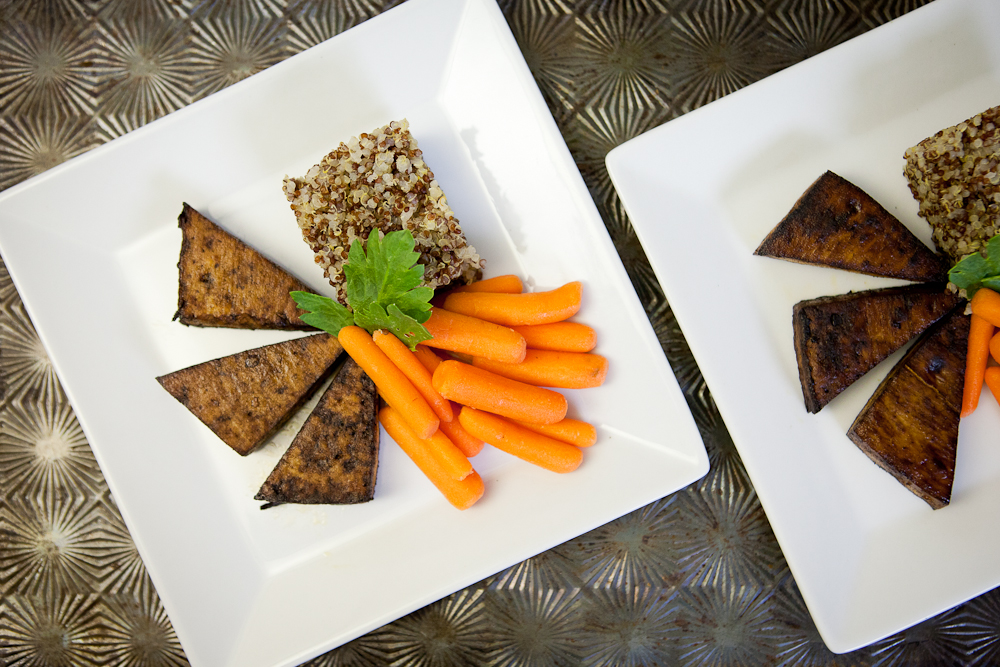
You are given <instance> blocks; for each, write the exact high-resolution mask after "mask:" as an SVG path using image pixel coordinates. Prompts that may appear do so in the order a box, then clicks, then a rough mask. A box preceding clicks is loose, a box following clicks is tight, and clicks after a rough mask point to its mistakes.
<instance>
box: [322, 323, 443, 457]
mask: <svg viewBox="0 0 1000 667" xmlns="http://www.w3.org/2000/svg"><path fill="white" fill-rule="evenodd" d="M337 340H339V341H340V344H341V345H342V346H343V347H344V351H345V352H347V354H349V355H350V356H351V359H354V361H356V362H357V364H358V365H359V366H361V368H362V369H364V371H365V373H367V374H368V377H370V378H371V379H372V382H374V383H375V386H376V387H377V388H378V390H379V393H380V394H381V395H382V398H384V399H385V402H386V403H388V404H389V405H391V406H392V407H393V408H395V409H396V410H399V412H400V413H401V414H402V415H403V416H404V418H405V419H406V422H407V423H408V424H409V425H410V427H411V428H412V429H413V432H414V433H416V434H417V437H420V438H429V437H431V435H433V434H434V431H436V430H437V429H438V424H440V422H441V420H440V419H438V416H437V415H436V414H434V411H433V410H432V409H431V406H430V405H428V404H427V401H425V400H424V397H423V396H421V395H420V392H419V391H417V389H416V387H414V386H413V383H412V382H410V381H409V380H408V379H407V377H406V375H404V374H403V371H401V370H399V367H398V366H396V364H394V363H392V360H390V359H389V357H387V356H386V354H385V352H383V351H382V350H381V349H379V346H378V345H376V344H375V341H373V340H372V337H371V336H370V335H368V332H367V331H365V330H364V329H362V328H361V327H358V326H354V325H351V326H347V327H344V328H343V329H341V330H340V333H339V334H338V335H337Z"/></svg>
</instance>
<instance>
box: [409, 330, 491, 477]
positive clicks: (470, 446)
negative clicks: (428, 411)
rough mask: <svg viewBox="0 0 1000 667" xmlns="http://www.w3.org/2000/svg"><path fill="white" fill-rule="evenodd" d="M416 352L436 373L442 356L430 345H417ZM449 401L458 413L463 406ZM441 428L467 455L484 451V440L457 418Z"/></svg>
mask: <svg viewBox="0 0 1000 667" xmlns="http://www.w3.org/2000/svg"><path fill="white" fill-rule="evenodd" d="M414 354H415V355H416V356H417V359H419V360H420V363H422V364H423V365H424V368H426V369H427V370H428V371H430V372H431V373H434V371H436V370H437V367H438V366H440V365H441V361H442V359H441V357H439V356H438V355H437V353H435V352H434V350H432V349H430V348H429V347H425V346H423V345H417V349H416V350H415V351H414ZM448 402H449V403H451V409H452V411H453V414H456V415H457V414H458V411H459V410H461V406H459V405H457V404H456V403H452V402H451V401H448ZM439 428H440V429H441V430H442V431H444V434H445V435H446V436H448V439H450V440H451V441H452V442H453V443H455V446H456V447H458V448H459V449H460V450H462V453H463V454H465V455H466V456H469V457H471V456H475V455H476V454H478V453H479V452H481V451H483V441H482V440H480V439H479V438H474V437H473V436H471V435H469V432H468V431H466V430H465V429H464V428H462V425H461V424H459V423H458V420H457V419H453V420H452V421H450V422H441V426H440V427H439Z"/></svg>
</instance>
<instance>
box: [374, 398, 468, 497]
mask: <svg viewBox="0 0 1000 667" xmlns="http://www.w3.org/2000/svg"><path fill="white" fill-rule="evenodd" d="M378 418H379V421H380V422H381V423H382V426H383V428H385V432H386V433H388V434H389V437H391V438H392V439H393V440H395V441H396V444H398V445H399V447H400V449H402V450H403V451H404V452H406V455H407V456H409V457H410V459H412V460H413V462H414V463H416V464H417V467H418V468H420V470H421V471H422V472H423V473H424V475H426V476H427V479H429V480H430V481H431V483H432V484H434V486H436V487H437V489H438V491H440V492H441V493H442V494H443V495H444V497H445V498H447V500H448V502H450V503H451V504H452V505H454V506H455V507H457V508H458V509H460V510H464V509H468V508H469V507H472V505H473V504H475V502H476V501H477V500H479V499H480V498H482V497H483V491H484V490H485V487H484V486H483V480H482V478H481V477H480V476H479V473H477V472H476V471H475V470H473V471H472V472H471V473H469V475H468V476H467V477H466V478H465V479H462V480H457V479H455V478H454V477H452V476H449V475H448V474H447V472H446V471H445V470H444V468H443V467H442V466H441V463H440V461H439V460H438V458H437V457H436V456H435V455H434V454H433V453H432V452H431V450H430V448H429V447H428V446H427V441H426V440H421V439H420V438H418V437H417V436H416V435H415V434H414V433H413V430H412V429H410V427H409V425H408V424H407V422H406V420H405V419H403V417H402V415H400V414H399V412H398V411H397V410H394V409H393V408H392V407H385V408H382V410H381V411H380V412H379V413H378Z"/></svg>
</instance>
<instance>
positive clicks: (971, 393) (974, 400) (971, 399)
mask: <svg viewBox="0 0 1000 667" xmlns="http://www.w3.org/2000/svg"><path fill="white" fill-rule="evenodd" d="M993 338H996V336H994V335H993V325H992V324H990V323H989V322H987V321H986V320H984V319H983V318H981V317H979V316H978V315H976V314H975V313H973V314H972V318H971V319H970V322H969V348H968V352H967V353H966V355H965V384H964V385H963V387H962V416H963V417H968V416H969V415H971V414H972V413H973V412H974V411H975V409H976V406H977V405H979V394H980V393H982V391H983V374H984V373H985V372H986V362H987V361H989V358H990V352H991V351H993V354H994V355H996V354H997V353H1000V339H998V340H997V343H994V342H993V341H992V340H991V339H993ZM995 346H996V347H995Z"/></svg>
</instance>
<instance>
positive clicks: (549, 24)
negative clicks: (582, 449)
mask: <svg viewBox="0 0 1000 667" xmlns="http://www.w3.org/2000/svg"><path fill="white" fill-rule="evenodd" d="M394 4H396V2H392V1H388V2H386V1H383V0H325V1H323V0H319V1H313V0H0V189H2V188H7V187H10V186H11V185H14V184H15V183H18V182H20V181H23V180H25V179H26V178H28V177H30V176H32V175H34V174H38V173H40V172H42V171H45V170H46V169H48V168H50V167H52V166H54V165H56V164H59V163H60V162H63V161H65V160H67V159H69V158H71V157H73V156H75V155H79V154H80V153H83V152H85V151H87V150H88V149H90V148H93V147H95V146H98V145H100V144H102V143H104V142H106V141H109V140H111V139H113V138H115V137H118V136H121V135H123V134H125V133H127V132H129V131H130V130H132V129H135V128H136V127H139V126H141V125H143V124H144V123H147V122H149V121H150V120H152V119H154V118H158V117H160V116H163V115H164V114H167V113H170V112H171V111H175V110H177V109H179V108H181V107H183V106H185V105H187V104H189V103H191V102H193V101H195V100H197V99H200V98H202V97H205V96H206V95H210V94H212V93H213V92H215V91H218V90H220V89H222V88H224V87H226V86H228V85H229V84H231V83H233V82H235V81H238V80H240V79H242V78H245V77H247V76H250V75H252V74H253V73H255V72H258V71H260V70H262V69H264V68H266V67H268V66H270V65H272V64H274V63H276V62H278V61H280V60H282V59H284V58H286V57H288V56H290V55H292V54H294V53H296V52H298V51H301V50H303V49H305V48H308V47H309V46H312V45H313V44H316V43H318V42H320V41H322V40H324V39H326V38H328V37H331V36H332V35H335V34H337V33H339V32H341V31H343V30H345V29H347V28H350V27H351V26H353V25H355V24H357V23H359V22H361V21H364V20H365V19H367V18H369V17H371V16H373V15H375V14H377V13H379V12H381V11H384V10H385V9H387V8H388V7H390V6H391V5H394ZM923 4H925V0H882V1H879V0H606V1H604V2H598V1H585V0H577V1H572V0H501V2H500V6H501V8H502V10H503V12H504V14H505V16H506V17H507V20H508V22H509V24H510V27H511V29H512V30H513V32H514V35H515V37H516V38H517V41H518V44H519V45H520V47H521V49H522V52H523V53H524V56H525V59H526V60H527V62H528V65H529V66H530V68H531V71H532V73H533V74H534V76H535V79H536V81H537V82H538V85H539V87H540V88H541V90H542V93H543V95H544V96H545V99H546V101H547V103H548V105H549V108H550V109H551V111H552V114H553V116H554V117H555V119H556V122H557V124H558V126H559V128H560V130H561V131H562V133H563V136H564V137H565V139H566V142H567V144H568V145H569V147H570V150H571V151H572V153H573V155H574V157H575V158H576V161H577V164H578V166H579V168H580V171H581V172H582V173H583V176H584V179H585V181H586V182H587V184H588V186H589V188H590V191H591V193H592V195H593V197H594V200H595V201H596V203H597V205H598V208H599V209H600V212H601V215H602V216H603V218H604V221H605V223H606V224H607V227H608V229H609V231H610V232H611V236H612V238H613V240H614V243H615V246H616V247H617V250H618V252H619V255H620V256H621V259H622V261H623V262H624V264H625V267H626V269H627V270H628V273H629V275H630V277H631V279H632V282H633V284H634V285H635V288H636V290H637V292H638V294H639V296H640V298H641V300H642V302H643V304H644V305H645V307H646V311H647V314H648V315H649V318H650V321H651V322H652V324H653V327H654V329H655V331H656V333H657V335H658V337H659V340H660V342H661V343H662V345H663V349H664V352H665V353H666V355H667V358H668V359H669V360H670V363H671V365H672V366H673V368H674V371H675V372H676V374H677V377H678V378H679V380H680V382H681V385H682V387H683V389H684V392H685V395H686V397H687V399H688V401H689V404H690V406H691V410H692V412H693V413H694V416H695V419H696V420H697V423H698V425H699V427H700V429H701V431H702V434H703V436H704V438H705V442H706V446H707V447H708V452H709V456H710V459H711V470H710V472H709V474H708V475H707V476H706V477H705V478H704V479H702V480H700V481H699V482H697V483H695V484H693V485H692V486H690V487H688V488H686V489H683V490H681V491H679V492H677V493H675V494H673V495H672V496H669V497H667V498H664V499H661V500H659V501H657V502H655V503H653V504H651V505H649V506H647V507H644V508H642V509H640V510H638V511H636V512H633V513H632V514H629V515H627V516H625V517H622V518H621V519H619V520H617V521H613V522H611V523H610V524H608V525H606V526H602V527H601V528H598V529H596V530H594V531H592V532H590V533H588V534H586V535H583V536H581V537H578V538H577V539H574V540H571V541H570V542H567V543H566V544H563V545H561V546H559V547H556V548H555V549H552V550H551V551H548V552H546V553H543V554H540V555H539V556H536V557H534V558H531V559H529V560H527V561H524V562H523V563H520V564H518V565H516V566H514V567H512V568H510V569H508V570H506V571H504V572H501V573H499V574H497V575H495V576H493V577H490V578H488V579H486V580H485V581H482V582H479V583H478V584H475V585H473V586H471V587H469V588H467V589H465V590H463V591H459V592H458V593H455V594H454V595H451V596H449V597H447V598H445V599H443V600H441V601H439V602H436V603H434V604H432V605H430V606H428V607H426V608H424V609H421V610H419V611H417V612H415V613H413V614H410V615H409V616H406V617H404V618H402V619H400V620H398V621H396V622H394V623H390V624H389V625H387V626H385V627H383V628H380V629H378V630H376V631H374V632H372V633H370V634H368V635H366V636H364V637H361V638H359V639H357V640H355V641H353V642H351V643H349V644H347V645H345V646H343V647H341V648H339V649H336V650H334V651H331V652H330V653H328V654H326V655H324V656H321V657H319V658H316V659H314V660H312V661H310V662H309V663H307V664H308V665H312V666H315V667H319V666H332V665H387V664H392V665H480V664H483V665H553V666H563V665H656V664H679V665H772V664H781V665H915V664H925V665H940V664H947V665H951V664H1000V595H998V594H997V593H996V592H995V591H994V592H990V593H987V594H985V595H983V596H981V597H979V598H977V599H974V600H972V601H970V602H968V603H966V604H963V605H961V606H959V607H957V608H955V609H952V610H950V611H947V612H944V613H942V614H940V615H939V616H937V617H935V618H933V619H930V620H928V621H926V622H924V623H921V624H920V625H918V626H916V627H914V628H911V629H909V630H906V631H904V632H901V633H899V634H897V635H895V636H892V637H889V638H887V639H885V640H883V641H880V642H878V643H876V644H875V645H873V646H869V647H867V648H865V649H862V650H859V651H856V652H854V653H851V654H848V655H842V656H837V655H834V654H832V653H830V652H829V651H828V650H827V649H826V648H825V646H824V645H823V643H822V641H821V640H820V638H819V635H818V634H817V632H816V629H815V627H814V626H813V624H812V621H811V620H810V618H809V614H808V612H807V611H806V609H805V606H804V604H803V602H802V598H801V596H800V595H799V593H798V590H797V589H796V587H795V582H794V580H793V579H792V576H791V574H790V573H789V571H788V567H787V565H786V563H785V561H784V558H783V557H782V554H781V551H780V549H779V548H778V545H777V543H776V542H775V539H774V536H773V534H772V533H771V529H770V527H769V525H768V522H767V518H766V517H765V516H764V513H763V511H762V510H761V507H760V503H759V502H758V500H757V497H756V493H755V492H754V489H753V486H752V484H751V483H750V482H749V480H748V478H747V475H746V472H745V470H744V468H743V466H742V464H741V462H740V459H739V456H738V455H737V453H736V451H735V449H734V447H733V443H732V441H731V439H730V437H729V435H728V433H727V431H726V428H725V425H724V424H723V423H722V421H721V419H720V417H719V414H718V412H717V410H716V409H715V406H714V404H713V402H712V398H711V394H710V393H709V390H708V388H707V387H706V386H705V383H704V381H703V379H702V377H701V374H700V372H699V370H698V368H697V365H696V364H695V362H694V360H693V358H692V356H691V353H690V351H689V350H688V348H687V345H686V343H685V341H684V337H683V335H682V333H681V331H680V330H679V328H678V327H677V324H676V322H675V321H674V319H673V316H672V314H671V311H670V306H669V304H668V303H667V301H666V299H665V298H664V296H663V293H662V292H661V290H660V288H659V286H658V284H657V282H656V280H655V278H654V277H653V274H652V271H651V269H650V267H649V264H648V262H647V261H646V258H645V255H644V253H643V250H642V248H641V247H640V246H639V244H638V242H637V240H636V238H635V235H634V233H633V232H632V229H631V226H630V225H629V222H628V219H627V217H626V216H625V214H624V211H623V209H622V206H621V203H620V201H619V200H618V198H617V196H616V195H615V192H614V190H613V188H612V187H611V184H610V180H609V178H608V175H607V172H606V170H605V169H604V156H605V155H606V154H607V152H608V151H609V150H610V149H612V148H613V147H615V146H616V145H618V144H620V143H622V142H623V141H626V140H628V139H630V138H632V137H634V136H636V135H638V134H640V133H642V132H644V131H645V130H648V129H650V128H653V127H655V126H657V125H659V124H661V123H663V122H665V121H667V120H670V119H671V118H675V117H677V116H679V115H681V114H684V113H686V112H687V111H690V110H691V109H694V108H696V107H699V106H701V105H704V104H707V103H709V102H711V101H713V100H715V99H717V98H719V97H721V96H723V95H725V94H727V93H730V92H732V91H734V90H736V89H738V88H740V87H742V86H745V85H747V84H749V83H752V82H753V81H756V80H758V79H760V78H762V77H765V76H767V75H769V74H771V73H773V72H775V71H777V70H779V69H782V68H784V67H787V66H788V65H791V64H793V63H795V62H798V61H800V60H802V59H804V58H807V57H809V56H810V55H813V54H816V53H818V52H820V51H822V50H824V49H826V48H829V47H831V46H833V45H835V44H838V43H840V42H843V41H844V40H847V39H849V38H851V37H853V36H855V35H858V34H860V33H862V32H864V31H866V30H868V29H870V28H872V27H874V26H876V25H879V24H881V23H884V22H886V21H889V20H891V19H893V18H895V17H897V16H899V15H901V14H903V13H906V12H907V11H910V10H912V9H914V8H916V7H917V6H920V5H923ZM0 390H2V394H0V666H4V667H6V666H13V665H38V666H43V665H46V666H47V665H52V666H57V665H74V666H75V665H80V666H89V665H135V666H139V665H150V666H153V665H156V666H160V665H163V666H170V665H186V664H187V661H186V659H185V657H184V652H183V650H182V648H181V647H180V645H179V643H178V641H177V638H176V636H175V635H174V632H173V630H172V628H171V625H170V620H169V619H168V618H167V616H166V614H165V612H164V610H163V607H162V605H161V604H160V602H159V598H158V597H157V595H156V591H155V590H154V589H153V587H152V585H151V583H150V581H149V578H148V576H147V575H146V572H145V569H144V567H143V564H142V561H141V559H140V558H139V556H138V553H137V552H136V549H135V546H134V545H133V544H132V541H131V539H130V538H129V535H128V531H127V530H126V528H125V526H124V524H123V522H122V520H121V517H120V515H119V513H118V511H117V509H116V507H115V503H114V499H113V498H112V497H111V495H110V493H109V492H108V489H107V486H106V484H105V483H104V481H103V478H102V476H101V473H100V470H99V468H98V466H97V463H96V461H95V460H94V456H93V454H92V453H91V450H90V447H89V445H88V444H87V442H86V439H85V438H84V436H83V433H82V431H81V429H80V427H79V425H78V424H77V422H76V419H75V417H74V415H73V412H72V409H71V408H70V406H69V404H68V402H67V400H66V397H65V395H64V393H63V391H62V389H61V388H60V386H59V383H58V381H57V380H56V378H55V376H54V374H53V371H52V367H51V365H50V364H49V362H48V359H47V356H46V353H45V350H44V349H43V348H42V346H41V344H40V343H39V340H38V338H37V336H36V335H35V333H34V330H33V328H32V326H31V322H30V321H29V319H28V317H27V315H26V313H25V311H24V307H23V306H22V304H21V301H20V299H19V297H18V294H17V292H16V290H15V289H14V287H13V285H12V284H11V281H10V278H9V276H8V275H7V272H6V270H5V269H4V268H3V266H2V264H0Z"/></svg>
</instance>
